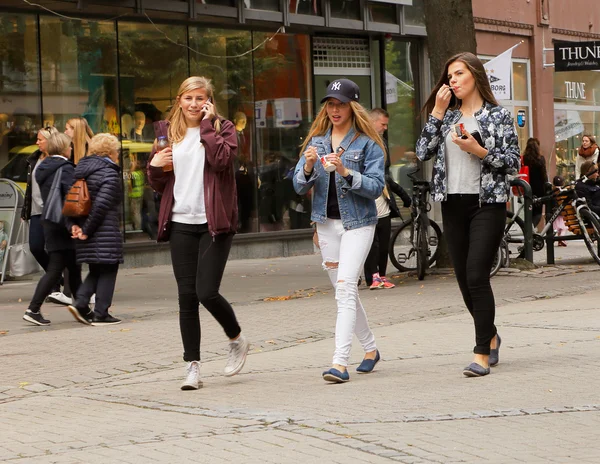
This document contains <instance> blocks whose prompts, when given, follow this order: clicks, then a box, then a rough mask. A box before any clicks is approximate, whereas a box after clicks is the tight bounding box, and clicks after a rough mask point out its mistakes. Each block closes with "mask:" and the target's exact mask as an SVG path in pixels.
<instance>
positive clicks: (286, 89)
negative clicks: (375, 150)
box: [0, 0, 600, 265]
mask: <svg viewBox="0 0 600 464" xmlns="http://www.w3.org/2000/svg"><path fill="white" fill-rule="evenodd" d="M422 2H423V0H386V1H382V0H162V1H158V0H122V1H121V0H120V1H117V0H63V1H60V0H57V1H52V2H42V1H40V2H38V3H39V4H40V5H42V6H44V8H41V7H39V6H32V5H30V4H29V3H27V2H25V1H23V0H4V1H3V2H2V4H1V5H0V177H6V178H9V179H11V180H14V181H16V182H20V183H21V184H23V182H24V181H25V179H26V172H27V170H26V167H25V159H26V158H27V156H28V155H29V154H31V153H32V152H33V151H34V150H35V149H36V146H35V139H36V134H37V131H38V130H39V129H40V128H43V127H46V126H48V125H54V126H56V127H57V128H59V129H60V130H64V126H65V124H66V122H67V121H68V119H69V118H72V117H76V116H83V117H85V118H86V120H87V121H88V122H89V124H90V126H91V128H92V130H93V131H94V132H110V133H112V134H114V135H116V136H118V137H119V139H120V140H121V142H122V151H121V166H122V168H123V187H124V192H125V195H124V202H123V208H122V209H123V231H124V237H125V238H124V239H125V247H126V254H127V261H128V264H131V265H144V264H152V263H161V262H166V261H167V260H168V256H167V254H166V252H165V251H166V250H165V247H164V246H160V245H157V244H156V243H155V242H154V240H153V239H154V238H155V236H156V216H157V211H158V206H159V202H160V198H159V197H158V196H157V195H155V194H154V192H153V191H152V189H151V188H150V187H149V186H148V185H147V183H146V181H145V177H144V175H143V172H144V170H145V166H146V163H147V161H148V157H149V154H150V149H151V145H152V141H153V140H154V130H153V123H154V122H156V121H157V120H159V119H162V118H164V117H165V115H166V114H167V112H168V111H169V109H170V107H171V105H172V104H173V101H174V98H175V96H176V93H177V89H178V87H179V84H180V83H181V82H182V81H183V80H184V79H185V78H186V77H188V76H190V75H203V76H206V77H209V78H210V79H212V82H213V83H214V85H215V88H216V102H215V103H216V106H217V108H218V110H219V112H220V113H221V114H222V115H223V116H224V117H226V118H228V119H230V120H232V121H233V122H234V123H235V125H236V128H237V129H238V142H239V152H238V158H237V160H236V162H235V170H236V183H237V190H238V195H239V223H240V229H239V232H240V233H239V234H237V235H236V238H235V240H234V250H233V252H232V256H234V257H254V256H282V255H288V254H295V253H306V252H311V251H312V244H311V241H310V236H311V232H310V229H309V227H310V209H311V199H310V197H299V196H298V195H296V194H295V193H294V190H293V187H292V181H291V173H292V170H293V168H294V166H295V163H296V161H297V159H298V156H299V146H300V144H301V143H302V141H303V137H304V136H305V134H306V133H307V132H308V128H309V127H310V125H311V123H312V121H313V119H314V116H315V114H316V112H317V111H318V110H319V108H320V104H319V102H320V99H321V98H322V96H323V95H324V92H325V89H326V87H327V85H328V84H329V82H330V81H331V80H332V79H334V78H337V77H340V76H345V77H349V78H350V79H353V80H354V81H356V82H357V84H359V86H360V89H361V103H362V104H363V105H364V106H365V107H367V108H372V107H375V106H383V107H384V108H386V109H387V110H388V111H389V112H390V116H391V117H390V129H389V131H388V134H387V137H388V141H389V145H390V157H391V162H392V168H391V172H392V175H393V176H394V177H395V178H396V180H397V181H399V182H400V183H401V184H402V185H404V186H405V187H409V181H408V178H407V177H406V173H407V172H409V171H410V170H412V169H413V168H414V166H415V159H414V154H413V151H414V144H415V141H416V138H417V137H418V134H419V131H420V128H421V119H420V118H419V109H420V107H421V105H422V103H423V101H424V98H425V97H426V96H427V94H428V92H429V89H430V88H431V76H430V71H429V66H428V59H427V41H426V32H425V24H424V15H423V7H422ZM564 3H565V2H560V1H553V2H550V1H549V0H496V1H494V2H489V1H488V0H473V12H474V17H475V26H476V34H477V44H478V45H477V47H478V50H477V51H478V54H479V56H480V57H481V58H482V59H484V60H489V59H492V58H493V57H495V56H497V55H499V54H500V53H502V52H503V51H505V50H507V49H508V48H510V47H512V46H513V45H515V44H517V43H519V42H520V41H523V43H522V44H521V45H520V46H518V47H517V48H515V50H514V51H513V59H512V93H511V99H510V100H505V101H502V102H501V103H502V104H503V105H504V106H507V107H508V108H509V109H510V110H511V111H512V112H513V114H514V116H515V120H518V121H519V124H518V127H517V130H518V133H519V139H520V142H521V144H522V145H523V146H524V144H525V142H526V140H527V138H528V137H531V136H535V137H538V138H539V139H540V141H541V143H542V149H543V153H544V155H545V156H546V159H547V161H548V163H549V173H551V174H554V173H555V172H558V173H561V174H563V175H565V176H567V177H569V176H574V166H575V158H574V157H575V154H576V150H577V148H578V146H579V144H580V139H581V136H582V135H583V133H590V134H592V135H595V134H597V135H600V127H599V126H598V124H599V123H598V117H597V115H598V111H599V110H600V103H599V102H598V100H599V99H600V88H599V86H600V74H598V73H596V72H593V71H582V72H578V71H577V72H575V71H573V72H568V73H555V72H554V70H553V68H552V67H550V66H547V65H548V64H552V63H553V54H552V52H550V51H545V49H551V48H552V43H553V41H554V40H574V41H579V40H594V39H599V38H600V12H599V11H598V9H594V8H593V7H592V3H594V0H569V8H568V9H567V8H565V7H564ZM583 11H585V14H581V12H583ZM440 14H443V12H441V13H440ZM436 77H437V76H436Z"/></svg>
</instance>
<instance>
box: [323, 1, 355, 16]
mask: <svg viewBox="0 0 600 464" xmlns="http://www.w3.org/2000/svg"><path fill="white" fill-rule="evenodd" d="M330 8H331V16H332V17H334V18H343V19H358V20H360V19H361V16H360V10H361V6H360V1H359V0H330Z"/></svg>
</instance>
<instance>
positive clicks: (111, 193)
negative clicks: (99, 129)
mask: <svg viewBox="0 0 600 464" xmlns="http://www.w3.org/2000/svg"><path fill="white" fill-rule="evenodd" d="M75 179H85V180H86V182H87V186H88V190H89V192H90V197H91V199H92V209H91V211H90V215H89V216H87V217H86V218H80V219H78V220H76V221H75V222H76V223H77V224H78V225H79V226H81V229H82V231H83V233H84V235H87V236H88V238H87V240H76V241H75V244H76V249H77V263H79V264H81V263H88V264H89V263H94V264H115V263H122V262H123V234H122V233H121V227H120V221H119V218H120V214H119V211H120V207H121V204H122V197H123V189H122V187H121V169H120V168H119V166H117V165H116V164H115V163H113V162H112V161H111V160H110V159H109V158H104V157H101V156H95V155H92V156H86V157H85V158H82V159H81V160H80V161H79V164H77V167H76V168H75Z"/></svg>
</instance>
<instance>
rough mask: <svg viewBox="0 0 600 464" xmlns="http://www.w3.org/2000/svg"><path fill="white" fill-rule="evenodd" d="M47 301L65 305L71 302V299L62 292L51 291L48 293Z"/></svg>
mask: <svg viewBox="0 0 600 464" xmlns="http://www.w3.org/2000/svg"><path fill="white" fill-rule="evenodd" d="M48 301H51V302H52V303H56V304H60V305H65V306H68V305H70V304H73V300H72V299H71V298H69V297H68V296H67V295H65V294H64V293H63V292H52V293H51V294H50V295H48Z"/></svg>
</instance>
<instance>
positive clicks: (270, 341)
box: [265, 340, 277, 345]
mask: <svg viewBox="0 0 600 464" xmlns="http://www.w3.org/2000/svg"><path fill="white" fill-rule="evenodd" d="M265 343H269V344H270V345H277V342H276V341H275V340H267V341H266V342H265Z"/></svg>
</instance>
